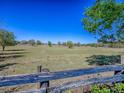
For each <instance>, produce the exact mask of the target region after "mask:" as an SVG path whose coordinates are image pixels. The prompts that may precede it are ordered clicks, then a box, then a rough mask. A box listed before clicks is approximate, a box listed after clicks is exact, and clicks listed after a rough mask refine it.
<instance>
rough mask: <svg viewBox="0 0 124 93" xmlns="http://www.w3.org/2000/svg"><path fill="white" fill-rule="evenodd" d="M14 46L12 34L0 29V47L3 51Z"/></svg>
mask: <svg viewBox="0 0 124 93" xmlns="http://www.w3.org/2000/svg"><path fill="white" fill-rule="evenodd" d="M14 44H15V36H14V34H13V33H12V32H9V31H6V30H4V29H0V45H1V46H2V49H3V51H4V50H5V47H6V46H11V45H14Z"/></svg>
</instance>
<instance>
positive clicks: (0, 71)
mask: <svg viewBox="0 0 124 93" xmlns="http://www.w3.org/2000/svg"><path fill="white" fill-rule="evenodd" d="M0 52H1V53H0V58H1V59H0V75H15V74H25V73H35V72H36V71H37V70H36V69H37V66H38V65H42V66H43V68H49V69H50V71H60V70H68V69H78V68H85V67H89V66H91V65H88V62H86V59H87V58H86V57H90V56H92V55H118V54H123V53H124V49H122V48H120V49H117V48H113V49H112V48H93V47H92V48H91V47H74V48H73V49H68V48H67V47H57V46H54V47H48V46H35V47H33V46H14V47H7V48H6V51H4V52H3V51H0Z"/></svg>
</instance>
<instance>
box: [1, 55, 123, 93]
mask: <svg viewBox="0 0 124 93" xmlns="http://www.w3.org/2000/svg"><path fill="white" fill-rule="evenodd" d="M123 58H124V57H123ZM122 60H123V59H122ZM123 70H124V65H123V62H122V65H109V66H99V67H91V68H86V69H77V70H67V71H59V72H49V70H48V69H42V67H41V66H39V67H38V73H34V74H24V75H15V76H0V87H6V86H15V85H21V84H29V83H39V84H38V88H39V89H37V90H31V91H26V92H20V93H61V92H62V91H65V90H67V89H71V88H77V87H80V86H86V85H92V84H99V83H100V84H101V83H102V84H104V83H114V82H121V81H124V75H123V74H121V72H122V71H123ZM109 71H114V72H115V73H116V74H113V76H112V77H105V78H90V79H87V80H80V81H72V82H68V83H65V84H61V85H58V86H55V87H53V86H49V81H51V80H58V79H64V78H71V77H77V76H83V75H90V74H97V73H103V72H109Z"/></svg>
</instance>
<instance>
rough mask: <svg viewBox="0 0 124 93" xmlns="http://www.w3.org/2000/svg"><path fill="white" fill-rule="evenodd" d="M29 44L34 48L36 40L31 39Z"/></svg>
mask: <svg viewBox="0 0 124 93" xmlns="http://www.w3.org/2000/svg"><path fill="white" fill-rule="evenodd" d="M28 44H31V45H32V46H34V45H35V44H36V42H35V40H34V39H31V40H29V41H28Z"/></svg>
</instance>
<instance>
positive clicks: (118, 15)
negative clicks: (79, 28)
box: [82, 0, 124, 43]
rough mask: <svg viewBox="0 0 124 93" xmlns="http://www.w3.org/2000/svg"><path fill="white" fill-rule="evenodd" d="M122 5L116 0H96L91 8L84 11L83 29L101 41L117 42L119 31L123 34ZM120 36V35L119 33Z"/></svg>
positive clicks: (123, 15) (123, 6) (123, 4)
mask: <svg viewBox="0 0 124 93" xmlns="http://www.w3.org/2000/svg"><path fill="white" fill-rule="evenodd" d="M123 12H124V3H122V2H121V3H119V2H117V1H116V0H96V2H95V3H94V5H93V6H91V7H90V8H88V9H86V10H85V13H84V16H85V17H84V18H83V20H82V23H83V26H84V29H85V30H87V31H88V32H90V33H91V34H93V35H95V38H97V39H101V38H102V39H103V38H104V40H102V41H108V42H111V43H112V42H115V41H118V40H119V38H120V35H118V33H119V31H120V32H123V31H122V29H121V30H119V29H120V28H121V25H122V24H124V13H123ZM121 34H122V33H121ZM123 37H124V35H123Z"/></svg>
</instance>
